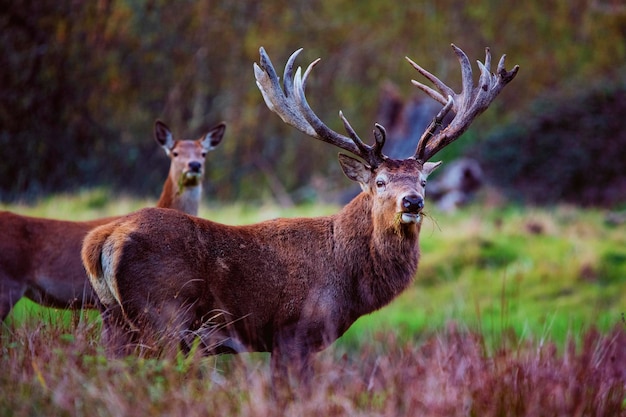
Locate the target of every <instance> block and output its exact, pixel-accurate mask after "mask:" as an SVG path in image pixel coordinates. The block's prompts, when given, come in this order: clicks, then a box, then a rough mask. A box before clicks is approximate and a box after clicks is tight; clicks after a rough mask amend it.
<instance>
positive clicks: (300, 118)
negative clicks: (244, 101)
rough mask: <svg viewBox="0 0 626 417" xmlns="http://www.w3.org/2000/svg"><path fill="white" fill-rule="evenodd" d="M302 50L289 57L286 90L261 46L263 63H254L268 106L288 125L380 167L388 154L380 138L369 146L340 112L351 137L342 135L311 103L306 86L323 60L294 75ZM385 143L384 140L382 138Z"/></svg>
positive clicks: (256, 75)
mask: <svg viewBox="0 0 626 417" xmlns="http://www.w3.org/2000/svg"><path fill="white" fill-rule="evenodd" d="M301 51H302V49H298V50H297V51H295V52H294V53H293V54H292V55H291V56H290V57H289V59H288V61H287V64H286V65H285V71H284V90H283V88H281V86H280V83H279V80H278V76H277V74H276V71H275V70H274V67H273V65H272V62H271V61H270V59H269V57H268V56H267V53H266V52H265V49H264V48H262V47H261V48H260V49H259V52H260V55H261V59H260V65H257V64H256V63H255V64H254V74H255V78H256V84H257V86H258V87H259V90H261V94H262V95H263V99H264V100H265V104H266V105H267V107H268V108H269V109H270V110H271V111H273V112H274V113H276V114H277V115H278V116H280V118H281V119H282V120H283V121H284V122H285V123H287V124H289V125H291V126H293V127H295V128H296V129H298V130H300V131H301V132H303V133H305V134H307V135H309V136H311V137H313V138H315V139H319V140H322V141H324V142H327V143H330V144H332V145H335V146H337V147H339V148H341V149H343V150H346V151H348V152H351V153H353V154H355V155H357V156H359V157H361V158H363V159H364V160H365V161H367V162H368V163H369V164H370V165H371V166H378V165H379V164H380V163H381V162H382V160H384V159H385V158H386V157H385V156H384V155H383V154H382V146H380V144H379V141H378V139H376V144H375V145H373V146H368V145H366V144H365V143H364V142H363V141H362V140H361V139H360V138H359V137H358V135H357V134H356V132H355V131H354V129H353V128H352V126H350V123H348V121H347V119H346V118H345V117H344V116H343V114H342V113H341V112H340V113H339V116H340V117H341V119H342V121H343V123H344V126H345V128H346V131H347V132H348V134H349V135H350V137H347V136H344V135H342V134H339V133H337V132H335V131H333V130H332V129H330V128H329V127H328V126H326V125H325V124H324V122H322V121H321V120H320V119H319V117H317V115H316V114H315V113H314V112H313V110H312V109H311V107H310V106H309V104H308V102H307V100H306V96H305V94H304V88H305V86H306V81H307V78H308V76H309V74H310V73H311V71H312V69H313V67H314V66H315V65H316V64H317V63H318V62H319V61H320V60H319V58H318V59H317V60H315V61H313V62H312V63H311V64H310V65H309V66H308V67H307V69H306V71H305V72H304V75H302V69H301V68H300V67H298V68H297V69H296V72H295V75H294V74H293V65H294V62H295V59H296V57H297V56H298V54H299V53H300V52H301ZM382 142H383V143H384V140H383V141H382Z"/></svg>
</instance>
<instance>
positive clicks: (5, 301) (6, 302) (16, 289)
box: [0, 279, 26, 321]
mask: <svg viewBox="0 0 626 417" xmlns="http://www.w3.org/2000/svg"><path fill="white" fill-rule="evenodd" d="M25 292H26V284H25V283H22V282H17V281H14V280H11V279H3V280H2V283H1V284H0V321H4V319H6V318H7V316H8V315H9V313H10V312H11V309H12V308H13V306H14V305H15V304H16V303H17V302H18V301H19V300H20V298H22V296H24V293H25Z"/></svg>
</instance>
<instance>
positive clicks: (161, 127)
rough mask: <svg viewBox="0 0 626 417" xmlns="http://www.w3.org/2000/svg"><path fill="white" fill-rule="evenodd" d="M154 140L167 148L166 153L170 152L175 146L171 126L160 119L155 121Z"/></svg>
mask: <svg viewBox="0 0 626 417" xmlns="http://www.w3.org/2000/svg"><path fill="white" fill-rule="evenodd" d="M154 140H156V141H157V143H158V144H159V145H161V147H162V148H163V149H165V153H166V154H168V155H169V154H170V151H171V150H172V148H173V147H174V137H173V136H172V132H170V128H169V127H167V125H166V124H165V123H163V122H162V121H160V120H157V121H156V122H155V123H154Z"/></svg>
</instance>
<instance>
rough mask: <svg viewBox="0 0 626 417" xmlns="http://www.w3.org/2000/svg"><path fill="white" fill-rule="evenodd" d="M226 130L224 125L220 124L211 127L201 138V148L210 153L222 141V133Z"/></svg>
mask: <svg viewBox="0 0 626 417" xmlns="http://www.w3.org/2000/svg"><path fill="white" fill-rule="evenodd" d="M225 130H226V123H223V122H222V123H220V124H218V125H216V126H213V128H211V130H209V131H208V132H207V134H206V135H204V137H203V138H202V141H201V143H202V147H203V148H204V150H206V151H211V150H213V149H215V147H216V146H217V145H219V144H220V142H221V141H222V139H223V138H224V131H225Z"/></svg>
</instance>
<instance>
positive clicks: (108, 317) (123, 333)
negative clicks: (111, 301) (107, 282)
mask: <svg viewBox="0 0 626 417" xmlns="http://www.w3.org/2000/svg"><path fill="white" fill-rule="evenodd" d="M101 316H102V335H101V339H102V343H103V344H104V346H105V347H106V350H107V354H108V355H109V356H112V357H118V358H119V357H123V356H126V355H128V354H130V353H132V351H133V349H134V346H136V344H137V343H136V340H137V332H136V331H135V330H133V329H132V328H130V326H128V325H127V323H126V320H125V318H124V317H123V314H122V310H121V308H120V307H119V306H118V305H115V306H111V307H109V308H106V309H104V310H102V313H101Z"/></svg>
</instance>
